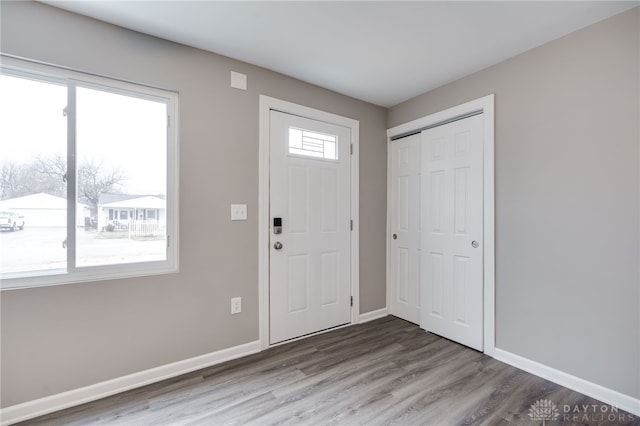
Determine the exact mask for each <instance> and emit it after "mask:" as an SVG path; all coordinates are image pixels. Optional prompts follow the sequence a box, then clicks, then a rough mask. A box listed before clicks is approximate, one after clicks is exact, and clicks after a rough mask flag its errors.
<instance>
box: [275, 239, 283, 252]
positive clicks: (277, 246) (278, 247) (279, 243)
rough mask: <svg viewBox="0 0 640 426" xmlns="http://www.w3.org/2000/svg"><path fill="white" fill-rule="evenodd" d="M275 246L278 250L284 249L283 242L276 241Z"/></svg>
mask: <svg viewBox="0 0 640 426" xmlns="http://www.w3.org/2000/svg"><path fill="white" fill-rule="evenodd" d="M273 248H274V249H276V250H282V243H281V242H280V241H276V243H275V244H274V245H273Z"/></svg>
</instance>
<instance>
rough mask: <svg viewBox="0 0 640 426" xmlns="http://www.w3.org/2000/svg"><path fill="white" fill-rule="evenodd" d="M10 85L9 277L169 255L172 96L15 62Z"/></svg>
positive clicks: (4, 80) (3, 271) (6, 112)
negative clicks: (28, 69)
mask: <svg viewBox="0 0 640 426" xmlns="http://www.w3.org/2000/svg"><path fill="white" fill-rule="evenodd" d="M0 92H1V93H2V94H3V95H2V98H1V100H0V117H2V118H1V119H0V121H1V125H0V152H2V155H1V156H0V212H3V213H2V214H0V275H1V276H2V278H3V280H4V279H7V278H25V277H29V276H43V275H48V274H50V275H56V274H58V275H59V274H65V273H72V274H73V273H76V272H81V271H82V270H83V268H84V269H87V268H91V267H108V266H112V267H114V268H117V266H120V265H126V264H129V265H131V264H145V263H148V262H151V263H153V262H165V261H167V260H168V256H169V251H168V249H167V247H168V242H167V235H168V226H167V224H168V215H170V213H169V211H170V209H169V208H168V199H169V198H170V197H171V196H172V194H170V193H169V191H168V189H169V185H168V170H169V162H170V161H173V159H169V158H168V152H169V150H168V146H169V145H168V144H169V141H168V134H169V132H168V131H167V128H168V122H167V120H168V115H169V111H168V102H167V100H165V99H155V98H154V97H153V96H145V94H144V93H142V94H139V93H137V92H128V91H125V90H122V89H120V88H118V89H117V90H116V89H114V88H110V87H104V86H102V85H96V84H92V83H84V82H82V83H81V82H78V81H75V80H73V81H72V80H65V79H63V78H60V79H56V78H54V77H51V78H43V77H40V76H38V75H30V74H28V73H17V72H13V73H12V72H6V70H5V71H4V73H3V74H0ZM70 120H71V121H70ZM69 123H71V125H70V126H69ZM74 124H75V126H74ZM69 129H70V130H69ZM70 133H72V134H71V135H70ZM71 161H73V162H75V164H71V163H70V162H71ZM73 170H75V174H74V175H73V176H72V171H73ZM69 185H75V191H70V188H69ZM74 193H75V197H74ZM70 205H73V206H75V209H71V210H72V211H69V209H68V206H70ZM4 213H7V215H8V214H9V213H11V214H17V215H18V216H16V217H18V219H17V221H18V223H17V225H18V226H14V225H16V219H13V221H12V220H11V219H10V218H9V219H4V218H3V217H4ZM70 220H73V224H74V227H73V230H74V232H73V233H72V232H69V229H68V223H69V221H70ZM5 222H6V223H5ZM169 228H170V227H169ZM113 272H114V271H111V272H110V273H109V276H113ZM116 272H117V269H116ZM116 275H117V274H116ZM92 276H94V277H95V273H92ZM22 285H24V284H22ZM22 285H21V286H22ZM4 287H5V285H4V284H3V288H4Z"/></svg>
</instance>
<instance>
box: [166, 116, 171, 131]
mask: <svg viewBox="0 0 640 426" xmlns="http://www.w3.org/2000/svg"><path fill="white" fill-rule="evenodd" d="M170 127H171V116H170V115H167V129H168V128H170Z"/></svg>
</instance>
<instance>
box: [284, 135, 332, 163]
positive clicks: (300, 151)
mask: <svg viewBox="0 0 640 426" xmlns="http://www.w3.org/2000/svg"><path fill="white" fill-rule="evenodd" d="M337 145H338V137H337V136H335V135H327V134H323V133H317V132H312V131H309V130H304V129H297V128H295V127H289V154H294V155H302V156H305V157H314V158H323V159H325V160H337V159H338V149H337Z"/></svg>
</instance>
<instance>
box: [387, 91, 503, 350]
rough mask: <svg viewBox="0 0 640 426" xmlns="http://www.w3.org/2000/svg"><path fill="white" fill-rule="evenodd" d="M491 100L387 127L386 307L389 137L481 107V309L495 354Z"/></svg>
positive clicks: (485, 337) (487, 344)
mask: <svg viewBox="0 0 640 426" xmlns="http://www.w3.org/2000/svg"><path fill="white" fill-rule="evenodd" d="M494 102H495V96H494V95H493V94H491V95H488V96H485V97H482V98H478V99H475V100H473V101H469V102H466V103H464V104H462V105H458V106H455V107H452V108H449V109H446V110H444V111H440V112H437V113H435V114H431V115H428V116H426V117H422V118H418V119H417V120H413V121H410V122H408V123H404V124H401V125H399V126H396V127H392V128H391V129H389V130H387V307H389V306H390V297H391V296H390V291H389V286H390V283H391V276H390V259H391V238H390V232H391V222H390V220H391V219H390V218H391V199H390V198H389V197H390V196H391V181H390V179H391V176H390V174H389V171H390V170H391V164H390V161H391V155H390V152H391V143H392V141H391V139H392V138H393V137H395V136H398V135H402V134H405V133H408V132H413V131H418V130H420V129H422V128H425V127H428V126H432V125H434V124H438V123H442V122H444V121H447V120H450V119H452V118H455V117H459V116H462V115H465V114H469V113H472V112H477V111H482V112H483V114H482V116H483V118H484V135H483V136H484V145H483V161H484V182H483V184H484V185H483V205H484V211H483V214H484V223H483V228H484V238H483V244H484V261H483V273H484V277H483V284H484V294H483V296H484V297H483V299H484V301H483V305H484V306H483V310H484V318H483V323H484V331H483V340H484V342H483V343H484V353H485V354H487V355H490V356H493V355H494V354H495V347H496V345H495V285H496V280H495V194H494V191H495V183H494V167H495V166H494V146H495V139H494V138H495V131H494V117H495V112H494Z"/></svg>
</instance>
